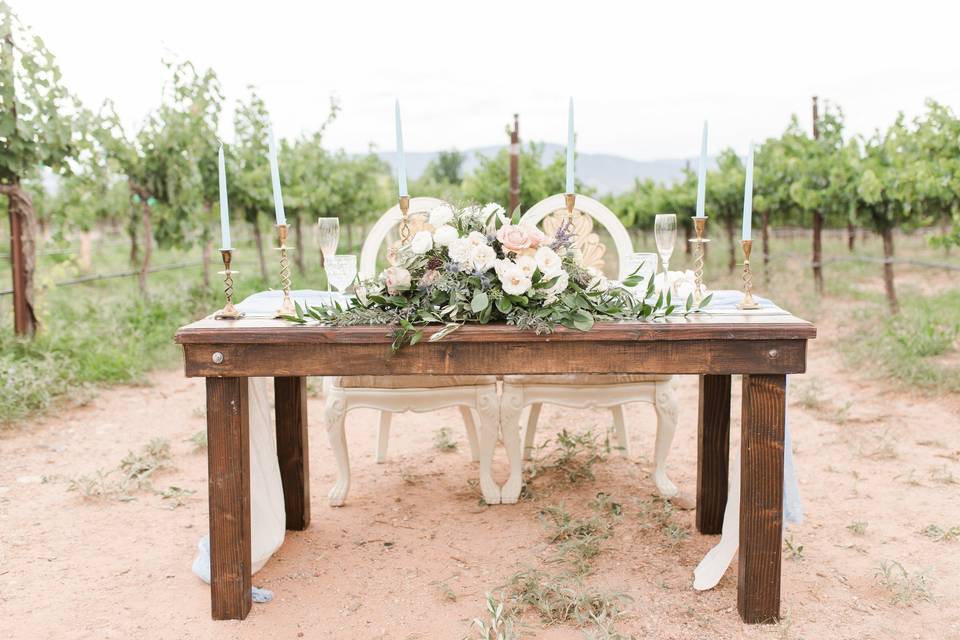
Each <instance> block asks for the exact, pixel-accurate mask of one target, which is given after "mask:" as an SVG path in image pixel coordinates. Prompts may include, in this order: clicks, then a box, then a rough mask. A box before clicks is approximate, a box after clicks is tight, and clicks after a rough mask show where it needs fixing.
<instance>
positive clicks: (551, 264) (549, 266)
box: [534, 247, 563, 278]
mask: <svg viewBox="0 0 960 640" xmlns="http://www.w3.org/2000/svg"><path fill="white" fill-rule="evenodd" d="M534 259H535V260H536V261H537V268H539V269H540V273H542V274H543V276H544V277H545V278H552V277H554V276H556V275H558V274H559V273H560V272H561V271H563V261H562V260H561V259H560V256H558V255H557V252H556V251H554V250H553V249H551V248H550V247H540V248H539V249H537V253H536V254H534Z"/></svg>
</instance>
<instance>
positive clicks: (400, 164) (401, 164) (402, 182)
mask: <svg viewBox="0 0 960 640" xmlns="http://www.w3.org/2000/svg"><path fill="white" fill-rule="evenodd" d="M395 107H396V108H395V115H396V121H397V184H398V185H399V186H400V197H401V198H402V197H404V196H409V195H410V194H409V193H407V161H406V159H405V158H404V155H403V127H402V126H401V124H400V101H399V100H397V102H396V105H395Z"/></svg>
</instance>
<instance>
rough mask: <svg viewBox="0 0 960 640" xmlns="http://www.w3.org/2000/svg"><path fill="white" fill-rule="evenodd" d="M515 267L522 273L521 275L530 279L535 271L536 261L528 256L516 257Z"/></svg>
mask: <svg viewBox="0 0 960 640" xmlns="http://www.w3.org/2000/svg"><path fill="white" fill-rule="evenodd" d="M517 266H518V267H520V270H521V271H523V275H525V276H527V277H528V278H532V277H533V272H534V271H536V270H537V261H536V260H535V259H533V258H531V257H530V256H518V257H517Z"/></svg>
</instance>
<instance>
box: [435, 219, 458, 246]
mask: <svg viewBox="0 0 960 640" xmlns="http://www.w3.org/2000/svg"><path fill="white" fill-rule="evenodd" d="M459 237H460V236H459V234H458V233H457V230H456V229H454V228H453V227H451V226H450V225H448V224H442V225H440V226H439V227H437V228H436V230H434V232H433V244H435V245H436V246H438V247H446V246H447V245H449V244H450V243H451V242H453V241H454V240H456V239H457V238H459Z"/></svg>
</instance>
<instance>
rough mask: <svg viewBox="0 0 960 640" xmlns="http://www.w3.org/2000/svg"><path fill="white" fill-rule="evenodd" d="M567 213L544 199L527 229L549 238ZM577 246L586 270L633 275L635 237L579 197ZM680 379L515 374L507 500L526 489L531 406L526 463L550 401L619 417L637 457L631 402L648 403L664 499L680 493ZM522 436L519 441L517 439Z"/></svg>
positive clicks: (505, 409)
mask: <svg viewBox="0 0 960 640" xmlns="http://www.w3.org/2000/svg"><path fill="white" fill-rule="evenodd" d="M566 214H567V210H566V205H565V201H564V196H563V194H558V195H554V196H551V197H549V198H547V199H546V200H543V201H541V202H539V203H537V204H536V205H534V207H533V208H531V209H530V210H529V211H527V212H526V214H525V215H524V216H523V218H522V219H521V222H522V223H526V224H530V225H533V226H537V225H539V226H540V227H541V228H542V229H543V231H544V232H546V233H547V235H548V236H550V235H552V234H553V232H554V231H555V230H556V228H557V227H558V226H559V225H560V224H561V223H562V221H563V218H564V216H566ZM595 223H596V224H599V225H600V226H601V227H603V228H604V229H605V230H606V231H607V233H608V234H609V236H610V239H611V241H612V243H613V247H614V248H615V249H616V252H617V259H616V261H613V260H609V259H608V258H610V256H608V255H607V253H606V249H607V247H606V245H605V244H604V243H603V240H602V239H601V238H600V236H599V234H598V233H596V232H595V231H594V225H595ZM573 225H574V231H575V233H576V234H577V235H576V237H575V240H574V242H575V244H576V245H577V246H578V247H579V248H580V250H581V252H582V254H583V261H584V263H585V264H586V265H589V266H593V267H596V268H598V269H600V270H601V271H604V273H605V274H606V275H607V276H608V277H613V276H615V277H616V279H618V280H623V279H624V278H625V277H626V276H628V275H630V274H629V272H628V266H627V264H628V262H627V261H628V258H629V256H630V254H631V253H633V243H632V241H631V240H630V234H629V233H628V232H627V230H626V228H625V227H624V226H623V224H622V223H621V222H620V220H619V219H618V218H617V216H616V215H615V214H614V213H613V212H612V211H610V209H608V208H607V207H606V206H604V205H603V204H602V203H600V202H598V201H596V200H594V199H593V198H589V197H587V196H581V195H578V196H577V199H576V205H575V209H574V214H573ZM675 395H676V393H675V390H674V379H673V376H667V375H638V374H584V373H570V374H562V375H512V376H505V377H504V379H503V391H502V394H501V397H500V419H501V424H502V426H501V429H502V432H503V439H504V447H505V448H506V449H507V454H508V456H509V457H510V465H511V469H510V479H509V480H508V481H507V483H506V484H505V485H504V486H503V491H502V496H501V500H502V501H503V502H515V501H516V499H517V497H518V496H519V494H520V489H521V467H522V462H521V460H520V457H521V456H520V441H519V428H518V427H517V425H518V422H519V420H520V414H521V412H522V411H523V408H524V407H527V406H529V407H530V414H529V417H528V419H527V428H526V433H525V435H524V443H523V458H524V459H529V458H530V456H531V453H532V451H533V447H534V437H535V435H536V429H537V420H538V419H539V417H540V409H541V407H542V405H543V404H544V403H547V404H556V405H560V406H564V407H573V408H586V407H603V408H609V409H610V411H611V413H612V414H613V426H614V436H615V440H616V443H617V446H618V447H619V449H620V451H621V452H622V453H623V454H624V455H629V451H628V448H627V443H628V440H627V432H626V420H625V416H624V410H623V408H624V405H625V404H627V403H629V402H648V403H650V404H652V405H653V406H654V409H655V410H656V414H657V440H656V444H655V446H654V472H653V479H654V482H655V484H656V486H657V491H658V492H659V493H660V495H662V496H663V497H667V498H669V497H673V496H675V495H676V494H677V487H676V486H675V485H674V484H673V483H672V482H671V481H670V479H669V478H668V477H667V470H666V463H667V456H668V455H669V453H670V445H671V444H672V442H673V436H674V432H675V431H676V426H677V401H676V397H675ZM514 434H516V435H514Z"/></svg>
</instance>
